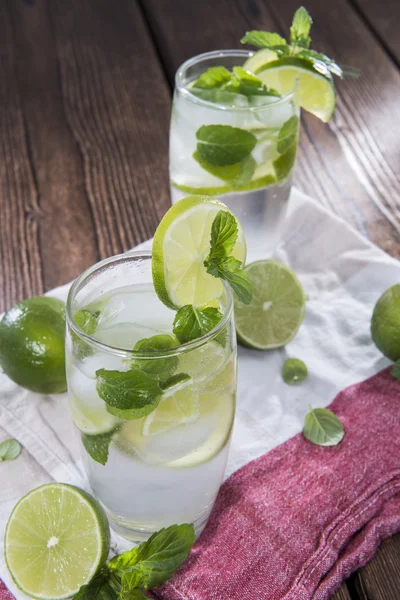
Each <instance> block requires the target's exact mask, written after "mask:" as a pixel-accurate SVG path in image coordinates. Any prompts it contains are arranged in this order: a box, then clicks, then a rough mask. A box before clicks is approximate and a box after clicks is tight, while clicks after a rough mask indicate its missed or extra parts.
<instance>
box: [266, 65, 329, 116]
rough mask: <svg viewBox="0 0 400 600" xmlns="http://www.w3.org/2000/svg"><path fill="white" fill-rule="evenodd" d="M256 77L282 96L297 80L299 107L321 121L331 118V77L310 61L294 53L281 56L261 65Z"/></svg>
mask: <svg viewBox="0 0 400 600" xmlns="http://www.w3.org/2000/svg"><path fill="white" fill-rule="evenodd" d="M257 77H259V78H260V79H261V81H262V82H263V83H264V84H265V85H268V86H269V87H272V88H274V89H275V90H277V91H278V92H279V93H280V94H282V96H285V95H287V94H290V92H292V91H293V90H294V88H295V85H296V80H298V81H299V87H298V90H297V93H296V96H297V98H298V101H299V104H300V106H301V107H302V108H304V109H305V110H307V111H308V112H310V113H312V114H313V115H315V116H316V117H318V118H319V119H321V121H324V122H326V121H329V120H330V118H331V117H332V114H333V111H334V110H335V105H336V92H335V86H334V84H333V80H332V76H331V75H330V74H329V73H327V74H322V73H320V72H319V71H317V70H316V69H315V68H314V67H313V65H312V63H310V62H309V61H307V60H304V59H302V58H296V57H294V56H293V57H287V58H280V59H279V60H275V61H272V62H269V63H267V64H266V65H264V66H263V67H262V68H261V69H260V70H259V71H257Z"/></svg>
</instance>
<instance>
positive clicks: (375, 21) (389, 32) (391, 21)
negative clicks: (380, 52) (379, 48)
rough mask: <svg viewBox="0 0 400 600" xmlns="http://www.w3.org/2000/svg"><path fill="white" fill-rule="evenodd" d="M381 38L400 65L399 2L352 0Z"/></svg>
mask: <svg viewBox="0 0 400 600" xmlns="http://www.w3.org/2000/svg"><path fill="white" fill-rule="evenodd" d="M350 1H351V2H352V3H353V4H354V6H355V7H356V8H357V9H358V10H359V11H360V14H361V15H362V17H363V18H365V20H366V21H367V23H368V25H369V27H370V28H371V30H372V31H373V32H374V33H375V34H376V35H377V36H378V37H379V39H380V41H381V43H382V44H383V45H384V47H385V49H386V50H387V51H389V53H390V54H391V56H392V58H393V59H394V61H395V62H397V65H399V64H400V37H399V23H400V2H399V0H381V1H380V2H377V0H350Z"/></svg>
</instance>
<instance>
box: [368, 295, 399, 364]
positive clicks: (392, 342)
mask: <svg viewBox="0 0 400 600" xmlns="http://www.w3.org/2000/svg"><path fill="white" fill-rule="evenodd" d="M371 336H372V339H373V341H374V343H375V345H376V346H377V347H378V348H379V350H380V351H381V352H383V354H384V355H385V356H387V357H388V358H390V359H391V360H394V361H395V360H399V359H400V283H397V284H396V285H394V286H393V287H391V288H389V289H388V290H386V292H384V294H382V296H381V297H380V298H379V300H378V302H377V303H376V305H375V308H374V312H373V314H372V319H371Z"/></svg>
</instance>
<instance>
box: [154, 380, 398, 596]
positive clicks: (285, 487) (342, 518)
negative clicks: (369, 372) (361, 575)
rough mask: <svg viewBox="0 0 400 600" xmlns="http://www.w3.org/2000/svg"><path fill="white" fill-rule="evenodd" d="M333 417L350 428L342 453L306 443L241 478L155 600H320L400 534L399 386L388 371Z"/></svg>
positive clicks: (354, 390)
mask: <svg viewBox="0 0 400 600" xmlns="http://www.w3.org/2000/svg"><path fill="white" fill-rule="evenodd" d="M260 402H262V399H261V398H260ZM329 408H330V409H331V410H332V411H333V412H335V414H336V415H337V416H338V417H339V418H340V419H341V421H342V423H343V425H344V427H345V430H346V434H345V437H344V439H343V441H342V442H341V444H339V445H338V446H335V447H329V448H328V447H326V448H325V447H320V446H315V445H313V444H311V443H310V442H308V441H307V440H306V439H305V438H304V437H303V435H302V434H299V435H297V436H296V437H294V438H292V439H290V440H289V441H288V442H286V443H285V444H282V445H281V446H278V447H277V448H276V449H274V450H273V451H271V452H269V453H268V454H266V455H264V456H262V457H261V458H258V459H256V460H254V461H252V462H251V463H249V464H247V465H246V466H244V467H243V468H241V469H240V470H239V471H237V472H236V473H234V474H233V475H232V476H231V477H230V478H229V479H228V480H227V481H226V482H225V483H224V485H223V486H222V488H221V490H220V493H219V495H218V498H217V501H216V504H215V507H214V510H213V512H212V515H211V518H210V520H209V522H208V525H207V527H206V529H205V530H204V532H203V533H202V535H201V536H200V538H199V540H198V541H197V543H196V544H195V546H194V547H193V549H192V552H191V554H190V557H189V559H188V560H187V561H186V563H185V564H184V566H183V567H182V568H181V570H180V571H179V572H178V573H177V574H176V575H175V576H174V578H173V579H172V580H171V581H170V582H168V583H167V584H166V585H165V586H163V587H162V588H158V589H157V590H155V591H154V592H153V594H152V597H153V598H157V599H162V600H309V599H311V598H312V599H313V600H323V599H326V598H329V597H330V595H331V594H332V593H333V592H334V591H335V589H336V588H338V587H339V585H340V583H341V581H342V580H343V579H345V578H347V577H348V576H349V575H350V573H352V572H353V571H354V570H356V569H357V568H359V567H360V566H361V565H363V564H365V563H366V562H367V561H368V560H369V559H370V558H371V557H372V556H373V554H374V552H375V550H376V548H377V547H378V545H379V543H380V541H381V540H382V539H383V538H385V537H387V536H389V535H391V534H393V533H395V532H396V531H398V530H399V529H400V381H397V380H395V379H393V378H392V377H391V376H390V373H389V371H388V370H385V371H382V372H381V373H379V374H378V375H375V376H374V377H372V378H370V379H368V380H366V381H364V382H362V383H359V384H357V385H353V386H351V387H349V388H347V389H346V390H344V391H343V392H341V393H340V394H339V395H338V396H337V397H336V399H335V400H334V402H332V404H331V405H330V407H329Z"/></svg>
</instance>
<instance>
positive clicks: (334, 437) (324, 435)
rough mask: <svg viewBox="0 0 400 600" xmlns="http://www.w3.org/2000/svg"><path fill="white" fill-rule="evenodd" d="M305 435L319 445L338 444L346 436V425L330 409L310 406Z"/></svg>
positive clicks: (305, 424) (305, 422) (305, 421)
mask: <svg viewBox="0 0 400 600" xmlns="http://www.w3.org/2000/svg"><path fill="white" fill-rule="evenodd" d="M303 435H304V437H305V438H306V439H307V440H309V441H310V442H312V443H313V444H317V445H318V446H337V445H338V444H339V443H340V442H341V441H342V439H343V437H344V427H343V425H342V423H341V422H340V420H339V419H338V418H337V416H336V415H335V414H334V413H333V412H331V411H330V410H328V409H326V408H312V406H310V412H309V413H308V414H307V415H306V418H305V420H304V428H303Z"/></svg>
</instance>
